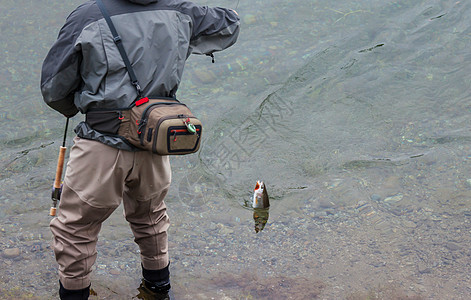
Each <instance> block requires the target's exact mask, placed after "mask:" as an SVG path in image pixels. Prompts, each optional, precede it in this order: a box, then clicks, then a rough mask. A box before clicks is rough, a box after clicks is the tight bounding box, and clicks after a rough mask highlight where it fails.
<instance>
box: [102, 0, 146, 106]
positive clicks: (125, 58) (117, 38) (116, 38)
mask: <svg viewBox="0 0 471 300" xmlns="http://www.w3.org/2000/svg"><path fill="white" fill-rule="evenodd" d="M96 4H97V5H98V7H99V8H100V10H101V14H102V15H103V17H104V18H105V20H106V23H108V27H110V30H111V34H112V35H113V41H114V43H115V44H116V46H117V47H118V50H119V54H121V57H122V58H123V61H124V64H125V65H126V69H127V70H128V73H129V77H130V78H131V83H132V85H133V86H134V87H135V88H136V90H137V97H138V98H141V92H142V91H141V86H140V85H139V82H138V81H137V77H136V74H135V73H134V70H133V68H132V65H131V62H130V61H129V58H128V56H127V54H126V51H125V50H124V47H123V43H122V40H121V37H120V36H119V34H118V32H117V31H116V28H115V27H114V24H113V21H111V18H110V15H109V14H108V11H107V10H106V7H105V5H104V4H103V2H102V1H101V0H96Z"/></svg>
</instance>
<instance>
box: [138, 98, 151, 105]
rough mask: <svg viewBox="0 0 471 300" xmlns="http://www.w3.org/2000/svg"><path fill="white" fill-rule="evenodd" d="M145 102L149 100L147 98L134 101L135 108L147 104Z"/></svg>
mask: <svg viewBox="0 0 471 300" xmlns="http://www.w3.org/2000/svg"><path fill="white" fill-rule="evenodd" d="M147 102H149V98H147V97H144V98H141V99H139V100H137V101H136V106H139V105H142V104H144V103H147Z"/></svg>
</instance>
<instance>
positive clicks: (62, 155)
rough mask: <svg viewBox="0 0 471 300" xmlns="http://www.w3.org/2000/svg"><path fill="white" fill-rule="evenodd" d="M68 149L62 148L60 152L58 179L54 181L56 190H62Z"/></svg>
mask: <svg viewBox="0 0 471 300" xmlns="http://www.w3.org/2000/svg"><path fill="white" fill-rule="evenodd" d="M66 149H67V148H66V147H63V146H61V148H60V150H59V158H58V159H57V169H56V179H55V180H54V188H56V189H60V188H61V181H62V171H63V170H64V158H65V150H66Z"/></svg>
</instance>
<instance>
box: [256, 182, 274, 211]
mask: <svg viewBox="0 0 471 300" xmlns="http://www.w3.org/2000/svg"><path fill="white" fill-rule="evenodd" d="M252 207H253V208H268V207H270V201H269V200H268V193H267V188H266V187H265V184H264V183H263V181H258V180H257V184H256V185H255V189H254V192H253V202H252Z"/></svg>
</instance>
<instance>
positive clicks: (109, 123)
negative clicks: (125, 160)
mask: <svg viewBox="0 0 471 300" xmlns="http://www.w3.org/2000/svg"><path fill="white" fill-rule="evenodd" d="M86 122H87V123H88V125H90V127H92V128H93V129H94V130H97V131H99V132H102V133H106V134H111V135H118V136H120V137H122V138H125V139H126V141H128V142H129V143H130V144H132V145H133V146H135V147H137V148H140V149H143V150H147V151H151V152H153V153H156V154H159V155H183V154H189V153H194V152H196V151H198V149H199V147H200V142H201V133H202V129H203V128H202V124H201V122H200V120H198V119H197V118H196V117H195V116H194V115H193V114H192V113H191V111H190V109H189V108H188V107H187V106H186V105H185V104H183V103H181V102H179V101H178V100H176V99H172V98H162V99H149V98H147V97H146V98H142V99H140V100H138V101H136V102H135V104H134V105H133V106H132V107H131V108H129V109H123V110H114V111H110V110H107V111H90V112H88V113H87V114H86Z"/></svg>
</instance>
